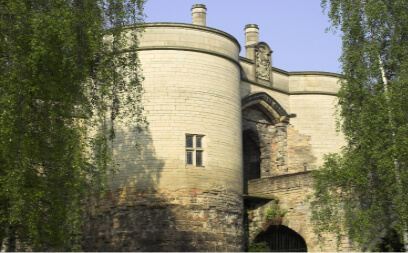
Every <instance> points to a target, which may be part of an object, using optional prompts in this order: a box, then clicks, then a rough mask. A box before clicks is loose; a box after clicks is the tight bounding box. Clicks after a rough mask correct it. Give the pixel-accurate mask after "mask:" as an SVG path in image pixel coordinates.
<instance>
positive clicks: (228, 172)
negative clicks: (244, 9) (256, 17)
mask: <svg viewBox="0 0 408 253" xmlns="http://www.w3.org/2000/svg"><path fill="white" fill-rule="evenodd" d="M238 54H239V45H238V43H237V41H236V40H235V39H234V38H233V37H232V36H230V35H228V34H226V33H224V32H221V31H218V30H215V29H211V28H206V27H202V28H201V27H197V26H194V25H187V24H171V23H169V24H164V23H157V24H154V23H153V24H147V25H146V31H145V32H144V34H143V36H142V37H141V39H140V47H139V57H140V61H141V64H142V69H143V76H144V77H145V81H144V83H143V84H144V89H145V94H144V103H145V112H146V116H147V120H148V122H149V127H148V130H147V131H146V132H145V133H143V134H135V133H133V132H132V131H131V129H129V128H123V129H121V131H119V132H118V133H117V138H116V143H115V150H114V152H115V158H116V162H117V163H118V164H119V165H118V167H119V169H120V171H119V172H118V173H117V174H116V175H115V176H114V177H112V178H111V179H110V181H109V182H110V187H111V188H110V191H109V194H108V195H107V196H106V197H105V199H104V200H103V201H102V202H100V203H102V204H99V206H98V207H97V208H96V209H95V212H94V214H93V217H94V219H95V221H94V222H92V225H90V226H89V227H88V228H87V229H89V231H88V232H89V234H90V236H89V237H88V238H87V240H86V242H87V243H88V245H91V246H89V249H92V250H102V251H108V250H114V251H119V250H126V251H242V250H243V243H244V241H243V224H242V222H243V214H242V212H243V200H242V192H243V189H242V188H243V186H242V153H241V152H242V139H241V110H240V93H239V84H240V68H239V65H238V57H239V56H238ZM135 142H139V143H140V144H141V150H140V151H139V152H138V151H137V150H135V148H134V144H135ZM190 144H191V145H190ZM92 245H93V246H92ZM95 245H97V246H98V247H96V246H95Z"/></svg>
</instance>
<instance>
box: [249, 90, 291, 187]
mask: <svg viewBox="0 0 408 253" xmlns="http://www.w3.org/2000/svg"><path fill="white" fill-rule="evenodd" d="M288 119H289V117H288V114H287V113H286V111H285V110H284V109H283V108H282V107H281V106H280V105H279V103H278V102H276V101H275V100H274V99H273V98H272V97H270V96H269V95H268V94H266V93H263V92H261V93H256V94H252V95H250V96H248V97H245V98H244V99H243V100H242V130H243V136H242V137H243V138H242V139H243V156H244V157H243V158H244V159H243V160H244V173H243V174H244V182H243V184H244V193H246V194H249V195H250V194H251V193H250V192H248V181H250V180H253V179H257V178H264V177H270V176H275V175H279V174H282V173H283V172H284V171H285V168H286V166H287V133H286V125H287V123H288Z"/></svg>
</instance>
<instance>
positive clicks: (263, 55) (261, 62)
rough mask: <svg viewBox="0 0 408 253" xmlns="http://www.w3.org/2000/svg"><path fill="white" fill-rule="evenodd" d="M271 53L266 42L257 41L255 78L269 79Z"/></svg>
mask: <svg viewBox="0 0 408 253" xmlns="http://www.w3.org/2000/svg"><path fill="white" fill-rule="evenodd" d="M271 53H272V51H271V50H270V49H269V47H268V45H266V43H262V42H261V43H259V44H258V46H257V48H256V51H255V61H256V72H255V73H256V78H259V79H263V80H266V81H270V79H271V65H272V64H271Z"/></svg>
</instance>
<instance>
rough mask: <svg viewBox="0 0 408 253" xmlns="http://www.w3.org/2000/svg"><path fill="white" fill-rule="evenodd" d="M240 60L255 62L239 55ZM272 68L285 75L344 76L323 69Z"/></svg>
mask: <svg viewBox="0 0 408 253" xmlns="http://www.w3.org/2000/svg"><path fill="white" fill-rule="evenodd" d="M239 60H240V61H243V62H246V63H249V64H255V62H254V61H253V60H251V59H248V58H246V57H243V56H240V57H239ZM272 70H273V71H274V72H278V73H280V74H283V75H286V76H299V75H315V76H316V75H317V76H333V77H337V78H344V75H342V74H338V73H333V72H325V71H286V70H283V69H280V68H276V67H272Z"/></svg>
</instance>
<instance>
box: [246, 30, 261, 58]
mask: <svg viewBox="0 0 408 253" xmlns="http://www.w3.org/2000/svg"><path fill="white" fill-rule="evenodd" d="M258 42H259V28H258V25H255V24H250V25H246V26H245V48H246V58H248V59H251V60H255V47H256V45H257V44H258Z"/></svg>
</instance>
